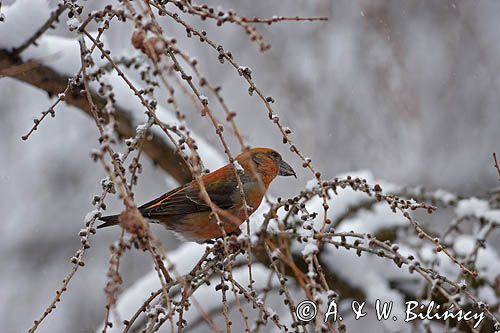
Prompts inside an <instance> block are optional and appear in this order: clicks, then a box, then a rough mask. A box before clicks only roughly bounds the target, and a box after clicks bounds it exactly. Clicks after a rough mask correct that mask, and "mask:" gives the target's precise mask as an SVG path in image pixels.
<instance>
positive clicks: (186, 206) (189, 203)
mask: <svg viewBox="0 0 500 333" xmlns="http://www.w3.org/2000/svg"><path fill="white" fill-rule="evenodd" d="M234 190H235V188H234V187H233V188H230V187H229V186H215V187H212V188H211V187H208V188H207V192H208V195H209V196H210V199H211V200H212V202H213V203H214V204H216V205H217V206H218V207H219V208H222V209H228V208H231V207H232V206H233V205H234V200H233V197H234V196H233V195H232V193H233V192H234ZM199 194H200V191H199V189H198V188H197V187H195V186H193V185H192V184H186V185H184V186H182V187H180V188H177V189H175V190H173V191H170V192H168V193H166V194H164V195H162V196H161V197H159V198H158V199H155V200H153V201H151V202H148V203H146V204H144V205H142V206H141V207H139V210H140V211H141V213H142V214H143V215H144V216H146V217H151V218H154V217H155V216H158V215H181V214H191V213H199V212H208V211H210V207H209V206H208V205H207V204H206V203H205V201H204V200H203V199H202V198H200V196H199Z"/></svg>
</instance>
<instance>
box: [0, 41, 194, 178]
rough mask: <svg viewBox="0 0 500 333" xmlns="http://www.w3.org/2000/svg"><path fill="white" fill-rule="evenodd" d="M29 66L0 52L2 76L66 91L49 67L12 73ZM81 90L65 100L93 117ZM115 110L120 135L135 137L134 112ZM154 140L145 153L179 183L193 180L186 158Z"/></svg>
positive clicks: (97, 101) (99, 101)
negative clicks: (132, 114)
mask: <svg viewBox="0 0 500 333" xmlns="http://www.w3.org/2000/svg"><path fill="white" fill-rule="evenodd" d="M25 64H31V62H27V63H24V62H23V61H22V60H21V59H20V58H18V57H17V56H15V55H14V54H13V53H11V52H8V51H6V50H0V73H3V75H8V76H11V77H13V78H15V79H17V80H20V81H22V82H25V83H28V84H31V85H33V86H35V87H38V88H40V89H42V90H45V91H46V92H47V93H48V94H49V96H53V95H57V94H59V93H61V92H63V91H64V90H65V89H66V86H67V84H68V79H69V78H68V77H67V76H64V75H61V74H60V73H58V72H56V71H55V70H53V69H51V68H49V67H47V66H43V65H39V66H26V69H27V70H26V71H18V70H15V71H10V70H8V69H11V68H22V67H19V66H22V65H25ZM82 89H83V87H82ZM80 90H81V89H80V88H78V87H77V88H76V89H73V90H72V91H71V92H70V93H69V94H67V95H66V97H65V99H64V101H65V102H66V103H68V104H69V105H72V106H75V107H77V108H79V109H81V110H83V111H85V112H86V113H87V114H88V115H91V112H90V107H89V105H88V103H87V100H86V99H85V98H84V97H83V96H81V95H80V94H79V91H80ZM92 99H93V100H94V102H95V104H96V106H97V107H99V108H103V107H104V105H105V104H106V101H105V99H104V98H102V97H101V96H99V95H97V94H96V93H93V94H92ZM115 109H116V110H115V116H116V120H117V123H118V128H117V132H118V134H119V135H120V136H121V137H124V138H129V137H133V136H134V135H135V127H136V125H137V124H135V123H134V120H133V119H132V116H131V112H132V111H130V110H125V109H123V108H120V107H116V108H115ZM150 137H151V139H150V140H147V139H146V140H144V142H143V144H142V147H143V150H144V152H145V153H146V154H147V155H148V156H149V157H150V158H151V159H152V160H153V161H154V162H155V163H157V164H158V165H159V166H160V167H161V168H162V169H164V170H165V171H166V172H167V173H168V174H170V175H171V176H172V177H174V178H175V179H176V180H177V181H178V182H179V183H181V184H183V183H186V182H188V181H190V180H191V179H192V177H191V173H190V171H189V168H188V167H187V164H186V162H185V161H184V159H183V158H182V157H181V156H180V155H178V154H176V153H175V148H174V147H172V146H171V145H169V144H168V143H167V142H166V141H165V140H164V139H163V138H162V137H160V136H159V135H157V134H155V133H150Z"/></svg>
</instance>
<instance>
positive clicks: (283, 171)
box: [278, 161, 297, 178]
mask: <svg viewBox="0 0 500 333" xmlns="http://www.w3.org/2000/svg"><path fill="white" fill-rule="evenodd" d="M278 174H279V175H280V176H285V177H287V176H294V177H295V178H297V175H296V174H295V171H293V169H292V167H291V166H290V165H289V164H288V163H286V162H285V161H281V162H280V169H279V173H278Z"/></svg>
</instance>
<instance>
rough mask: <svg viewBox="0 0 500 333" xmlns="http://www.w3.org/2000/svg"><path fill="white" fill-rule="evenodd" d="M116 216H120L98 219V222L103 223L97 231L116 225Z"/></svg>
mask: <svg viewBox="0 0 500 333" xmlns="http://www.w3.org/2000/svg"><path fill="white" fill-rule="evenodd" d="M118 216H120V215H108V216H102V217H100V218H99V220H101V221H103V222H104V223H103V224H101V225H99V226H97V229H101V228H105V227H111V226H112V225H117V224H118Z"/></svg>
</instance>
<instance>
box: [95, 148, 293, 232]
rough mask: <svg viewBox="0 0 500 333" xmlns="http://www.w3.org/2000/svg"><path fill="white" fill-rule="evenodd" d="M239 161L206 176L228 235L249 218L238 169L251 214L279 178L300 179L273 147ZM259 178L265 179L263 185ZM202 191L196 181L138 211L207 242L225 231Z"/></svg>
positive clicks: (112, 221)
mask: <svg viewBox="0 0 500 333" xmlns="http://www.w3.org/2000/svg"><path fill="white" fill-rule="evenodd" d="M236 161H237V162H238V163H237V164H236V166H235V165H234V164H232V163H229V164H227V165H225V166H223V167H221V168H220V169H217V170H215V171H213V172H211V173H209V174H207V175H204V176H202V182H203V185H204V187H205V189H206V191H207V193H208V195H209V197H210V199H211V201H212V202H213V203H214V204H215V205H216V206H217V207H218V209H217V213H218V215H219V218H220V221H221V222H222V223H223V227H224V231H225V232H226V234H231V233H234V232H237V231H239V226H240V225H241V224H242V223H243V222H244V221H245V215H246V214H245V207H244V200H243V198H242V196H241V192H240V190H239V188H238V180H237V178H236V175H235V169H236V171H237V172H238V174H239V176H240V180H241V183H242V185H243V192H244V194H245V200H246V203H247V210H248V211H247V213H248V215H251V214H252V213H253V212H255V210H257V208H258V207H259V205H260V203H261V201H262V198H263V197H264V194H265V192H266V191H267V189H268V187H269V185H270V184H271V182H272V181H273V180H274V178H276V176H278V175H279V176H295V177H296V175H295V171H293V169H292V167H291V166H290V165H289V164H287V163H286V162H285V161H283V159H282V158H281V155H280V154H279V153H278V152H276V151H274V150H272V149H269V148H253V149H250V150H249V151H248V152H244V153H241V154H240V155H238V156H237V157H236ZM252 162H253V168H254V169H253V168H252ZM252 170H254V172H252ZM256 175H258V176H259V177H260V179H261V180H262V182H261V183H260V182H259V180H258V178H257V177H256ZM200 192H201V191H200V184H199V183H198V182H197V181H196V180H193V181H191V182H190V183H187V184H185V185H182V186H180V187H178V188H176V189H174V190H172V191H170V192H168V193H165V194H164V195H162V196H160V197H159V198H156V199H154V200H152V201H150V202H148V203H146V204H144V205H142V206H140V207H139V208H138V209H139V212H140V213H141V214H142V215H143V216H144V217H145V218H146V220H148V221H149V222H154V223H160V224H163V225H164V226H165V227H167V228H168V229H171V230H174V231H175V232H177V233H179V234H180V235H181V236H183V237H185V238H187V239H189V240H194V241H197V242H203V241H206V240H209V239H213V238H217V237H221V236H222V235H223V233H222V228H221V227H220V226H219V225H218V224H217V219H216V217H215V215H214V214H213V212H212V210H211V208H210V207H209V205H208V204H207V203H206V200H204V199H203V198H202V197H201V196H200ZM118 216H119V215H112V216H104V217H101V218H100V220H102V221H104V222H105V223H103V224H101V225H100V226H98V228H103V227H108V226H112V225H116V224H118ZM237 229H238V230H237Z"/></svg>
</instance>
